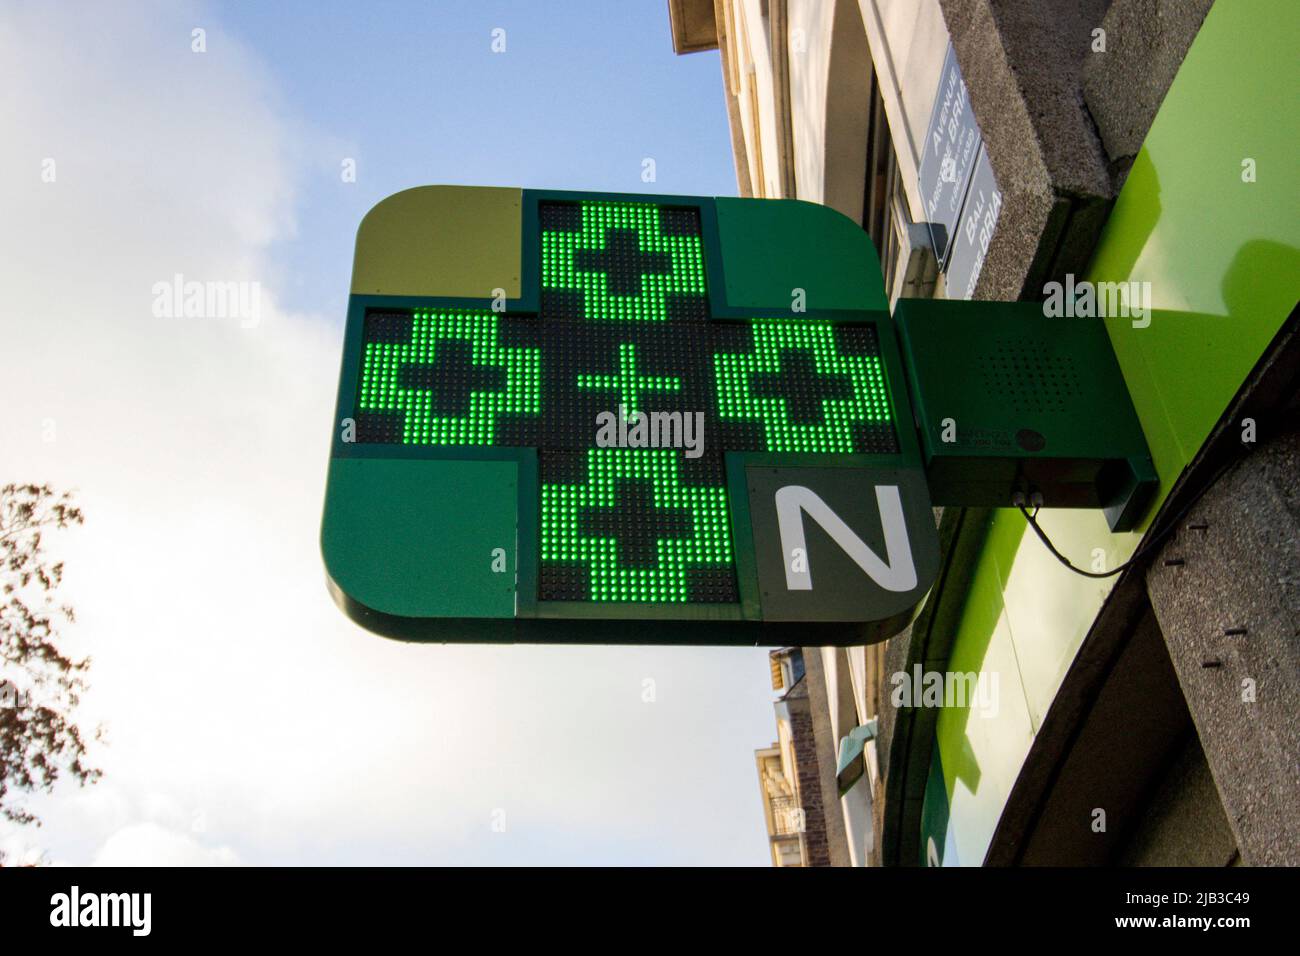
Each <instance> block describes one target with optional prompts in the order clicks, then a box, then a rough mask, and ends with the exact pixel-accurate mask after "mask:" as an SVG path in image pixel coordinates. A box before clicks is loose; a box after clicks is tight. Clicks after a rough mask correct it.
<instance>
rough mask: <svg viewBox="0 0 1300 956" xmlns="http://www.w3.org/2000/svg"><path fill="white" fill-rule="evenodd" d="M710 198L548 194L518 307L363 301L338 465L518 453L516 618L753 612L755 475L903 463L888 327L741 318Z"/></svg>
mask: <svg viewBox="0 0 1300 956" xmlns="http://www.w3.org/2000/svg"><path fill="white" fill-rule="evenodd" d="M711 202H712V201H710V200H690V201H686V200H683V201H654V200H650V199H649V198H648V197H647V198H645V199H642V198H640V197H638V198H637V199H636V200H632V199H620V198H615V199H606V198H603V197H602V198H592V199H583V198H569V197H566V196H562V195H558V196H557V195H554V194H547V195H542V196H540V197H538V199H537V200H536V201H535V202H534V203H532V204H526V211H525V212H524V259H523V274H524V296H523V298H522V299H521V300H519V301H512V302H509V303H507V304H506V307H505V308H504V309H502V308H501V306H500V303H499V302H498V303H492V302H487V301H484V302H482V303H474V302H469V301H466V300H463V299H457V300H448V301H444V302H442V303H439V302H438V301H437V300H436V298H435V297H432V296H431V297H430V298H429V299H428V300H420V301H410V299H409V298H403V297H388V298H385V297H383V296H378V295H376V296H357V295H354V297H353V310H354V314H355V316H356V318H355V320H353V319H350V328H353V325H352V323H353V322H355V331H353V332H351V333H350V335H351V338H350V340H349V341H350V342H352V343H353V344H352V345H350V346H349V348H348V349H347V350H345V370H344V382H345V383H349V382H350V383H351V385H350V386H345V387H347V389H348V391H347V392H346V394H344V393H341V395H340V409H341V411H342V412H343V413H344V414H343V417H346V418H347V419H348V420H349V421H351V422H352V423H353V425H354V436H353V439H352V440H351V441H348V440H346V439H341V440H339V441H336V444H335V456H336V457H343V458H351V457H361V458H369V457H376V458H385V457H392V456H405V457H408V458H409V457H411V456H414V458H413V459H412V460H442V459H445V460H456V461H471V462H472V461H474V460H502V461H515V462H517V468H518V482H517V487H518V494H519V500H518V505H517V508H518V519H517V521H518V525H517V526H518V529H519V530H518V536H517V541H513V542H504V543H503V544H504V545H505V546H504V547H488V545H490V544H492V543H493V542H487V541H485V542H484V548H485V550H486V552H490V553H493V554H498V553H502V552H503V553H505V554H506V555H507V557H506V558H504V559H501V558H498V559H494V562H495V565H497V566H498V570H497V571H495V572H494V573H498V574H508V575H511V576H512V577H511V578H509V580H510V581H511V582H512V583H514V586H515V616H516V618H519V619H525V618H535V619H537V620H539V621H540V620H547V619H551V618H555V619H559V620H565V619H581V618H582V617H583V616H584V613H585V612H584V611H583V610H582V609H583V608H584V607H591V608H592V612H591V613H593V614H595V615H596V617H597V618H599V619H613V620H617V619H620V618H622V619H628V618H637V617H643V616H645V615H647V614H649V615H650V616H651V617H653V618H657V619H666V620H691V619H699V620H710V621H713V622H723V621H735V622H743V621H745V620H747V619H749V620H760V621H761V619H762V610H761V605H762V603H763V595H762V594H761V593H760V589H759V587H758V583H757V582H756V580H755V579H754V577H753V575H754V570H753V565H752V563H746V562H744V561H742V560H740V558H741V557H742V556H741V555H738V554H737V548H744V547H746V546H748V545H747V542H748V541H749V539H750V530H749V528H748V527H747V524H746V523H747V521H748V518H747V513H748V510H749V502H748V501H747V500H746V492H745V490H744V489H745V482H744V470H743V469H744V468H745V467H746V464H745V463H746V462H754V463H763V464H770V465H776V466H781V465H783V463H785V464H789V465H791V466H793V465H799V466H807V465H809V464H810V463H812V462H813V461H814V460H815V461H817V462H822V461H829V462H831V463H832V464H835V463H836V462H838V463H839V466H840V467H845V466H852V465H854V464H855V463H859V462H866V461H876V460H881V461H886V462H889V461H902V459H903V457H905V455H906V453H907V451H908V449H907V448H905V447H904V444H903V443H902V442H901V440H900V434H899V432H898V430H897V428H896V416H897V408H898V401H897V396H895V395H893V394H892V393H891V391H890V381H891V377H893V376H897V375H898V371H897V366H896V365H895V366H892V367H891V366H890V364H889V362H888V361H887V356H886V352H885V350H884V347H883V345H882V338H881V331H880V328H879V322H880V320H881V318H884V319H885V321H888V317H887V315H885V314H884V313H883V312H882V313H877V314H876V315H874V316H872V315H869V314H864V313H862V312H853V313H832V314H813V315H805V314H791V315H788V316H785V317H782V316H780V315H779V314H776V313H774V311H773V309H774V308H779V307H780V305H781V304H780V303H772V307H769V308H768V309H764V310H754V311H753V314H748V312H747V310H740V309H735V308H730V307H728V306H727V305H726V303H725V300H723V299H722V289H723V288H724V287H725V283H724V282H723V281H721V273H720V268H721V265H722V258H721V257H719V256H717V253H716V248H717V247H716V243H717V234H716V231H714V230H715V229H716V227H714V226H712V225H711V223H712V222H713V221H714V220H713V219H712V218H711V217H712V206H711V205H710V204H711ZM755 238H756V241H761V242H764V243H771V242H779V241H799V242H805V241H809V239H808V237H780V236H769V237H755ZM865 248H867V249H869V248H870V247H869V242H867V243H866V244H865ZM532 257H535V258H532ZM530 275H531V276H532V277H533V278H532V279H531V281H532V282H535V286H533V287H532V288H531V290H530V289H529V287H528V283H529V281H530V280H529V276H530ZM890 334H891V336H892V331H891V333H890ZM888 342H889V345H890V346H891V347H892V343H893V340H892V337H891V338H890V339H889V340H888ZM349 369H350V370H349ZM348 412H350V415H348V414H347V413H348ZM908 417H909V418H910V412H909V415H908ZM399 450H400V451H399ZM913 454H914V452H913ZM738 456H739V457H738ZM809 456H812V457H811V458H810V457H809ZM495 474H496V473H494V475H495ZM352 480H353V481H354V482H355V480H356V479H352ZM493 480H494V481H495V480H497V479H496V478H495V477H494V479H493ZM485 487H486V485H485ZM327 497H328V496H327ZM399 505H400V503H389V502H381V501H376V502H372V503H371V506H372V507H378V508H391V507H397V506H399ZM448 507H449V508H455V507H456V503H455V502H449V503H448ZM927 507H928V503H927ZM328 511H329V509H328V507H327V521H328ZM927 513H928V511H927ZM431 533H432V534H433V535H434V536H435V537H436V529H433V530H432V532H431ZM510 555H514V556H515V557H516V559H517V560H516V562H515V563H513V564H512V563H511V561H510V560H509V556H510ZM327 563H328V559H327ZM823 574H824V572H823ZM460 580H461V579H460V578H457V581H458V582H460ZM503 580H504V579H503ZM458 587H463V585H462V584H459V583H458ZM484 587H485V589H486V588H487V587H488V584H485V585H484ZM485 593H487V591H486V590H485ZM492 593H495V592H492ZM494 602H495V599H493V600H492V601H488V600H485V601H483V602H481V603H482V606H484V607H488V606H495V603H494ZM461 604H462V605H465V606H471V607H474V606H478V605H476V604H474V603H473V602H467V601H462V602H461ZM655 608H661V609H664V610H663V611H660V612H654V611H653V609H655ZM671 608H679V609H680V610H679V611H676V612H671V611H669V610H667V609H671ZM692 608H694V609H699V610H698V611H695V612H692V611H691V609H692ZM548 609H554V610H548ZM601 609H603V610H601ZM377 610H379V611H381V612H382V609H377ZM665 615H666V617H665ZM701 615H702V617H701ZM403 626H405V625H403ZM385 627H387V628H389V629H392V628H393V627H396V625H392V624H391V622H389V625H385ZM858 636H859V637H861V635H858ZM823 638H824V639H825V640H827V641H828V642H835V641H836V640H837V638H836V636H835V635H829V636H827V635H823ZM846 639H847V638H846Z"/></svg>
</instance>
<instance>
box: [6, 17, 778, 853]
mask: <svg viewBox="0 0 1300 956" xmlns="http://www.w3.org/2000/svg"><path fill="white" fill-rule="evenodd" d="M205 19H206V18H205V16H204V8H202V7H197V6H196V7H183V6H178V5H175V4H159V5H157V6H145V5H143V4H124V5H91V6H78V7H76V8H75V9H69V10H66V11H63V12H60V11H59V10H56V9H52V8H49V7H47V6H46V5H40V6H36V5H32V6H20V7H13V8H7V9H6V10H5V11H4V12H2V13H0V62H4V63H6V64H7V67H6V69H7V71H8V74H9V76H10V77H11V82H10V83H9V85H8V89H7V91H6V92H5V93H4V94H3V98H0V142H4V143H5V147H4V149H3V150H0V208H3V209H4V210H5V218H6V223H5V228H4V229H0V279H2V280H3V288H4V299H3V302H2V304H0V326H2V330H3V332H2V337H0V341H3V343H4V357H3V359H2V360H0V361H3V376H4V386H3V388H4V396H5V409H4V413H3V415H2V416H0V449H3V450H4V451H3V457H2V460H0V477H4V478H10V477H12V478H13V479H16V480H38V481H45V480H48V481H51V482H54V483H56V484H58V485H60V486H64V487H75V488H77V489H79V500H80V503H81V504H82V505H83V507H84V509H85V511H86V514H87V523H86V525H85V527H84V528H81V529H77V530H75V531H72V532H69V533H67V534H65V535H61V536H60V537H59V538H58V539H57V547H58V549H59V551H60V552H61V555H62V556H63V557H65V558H66V559H67V565H68V572H67V579H66V585H65V594H66V596H67V597H68V598H69V599H71V600H72V601H73V602H74V603H75V604H76V606H77V610H78V615H79V617H78V623H77V625H76V626H75V627H73V628H71V629H70V630H69V631H68V637H69V641H70V643H71V644H72V646H73V647H74V648H75V649H76V650H78V651H81V652H86V653H91V654H92V655H93V656H94V666H93V669H92V672H91V682H92V691H91V693H90V694H89V695H88V697H87V700H86V714H87V717H88V718H90V719H100V718H102V719H103V720H105V721H107V722H108V725H109V732H110V739H111V741H112V745H111V746H110V747H108V748H105V749H102V750H100V751H98V752H97V753H96V755H95V756H96V758H97V759H98V761H99V763H100V765H101V766H102V767H103V768H104V770H105V777H104V780H103V782H102V783H101V784H99V785H98V786H97V787H96V788H93V789H92V790H88V791H83V792H79V791H77V790H76V789H75V788H72V789H69V788H68V787H69V785H66V784H65V785H64V786H63V788H62V789H61V790H60V791H59V792H58V793H57V794H56V796H55V797H54V798H53V799H46V798H39V799H37V800H35V801H34V802H33V806H34V808H36V809H37V810H38V811H39V812H40V813H41V815H42V816H43V817H44V819H45V820H46V821H47V826H46V827H45V828H44V829H43V830H41V831H38V832H39V834H40V836H41V838H42V839H48V840H49V841H50V842H51V844H52V853H53V854H54V855H55V856H56V857H57V858H59V859H67V860H70V861H72V862H85V861H88V860H90V859H92V858H93V859H95V860H96V861H97V862H105V861H127V860H130V861H149V860H153V861H157V862H213V863H219V862H230V861H233V860H234V859H236V858H238V859H240V860H243V861H245V862H252V863H264V862H299V861H302V862H325V861H329V860H340V861H344V862H351V861H365V862H386V861H396V860H400V861H402V862H415V861H436V860H445V861H455V862H464V861H470V860H478V859H485V860H492V861H497V862H508V861H510V860H512V859H523V858H526V857H528V855H529V854H532V855H533V857H534V858H537V857H538V856H539V855H540V856H541V857H543V858H552V857H564V856H565V854H569V855H571V856H572V857H573V858H575V859H606V860H611V859H613V857H614V856H615V855H618V854H623V856H619V857H618V859H619V860H621V859H631V860H635V859H638V858H656V859H662V858H679V859H684V860H690V861H692V862H707V861H709V860H745V859H748V860H750V861H751V862H756V863H761V862H762V861H763V860H764V858H765V849H764V846H763V830H762V822H761V816H760V811H759V807H758V800H757V796H756V790H755V789H754V787H753V786H752V781H751V779H750V777H751V776H752V772H753V771H752V760H751V757H750V754H749V752H748V748H749V747H750V746H752V745H757V744H761V743H762V742H763V740H762V735H763V733H764V732H765V731H764V730H760V731H759V734H758V737H757V738H754V739H753V740H752V742H751V741H750V740H749V739H748V736H747V735H748V733H749V728H750V726H751V721H752V716H751V715H752V713H753V712H752V711H751V710H745V709H744V707H745V706H749V707H753V706H754V704H755V702H758V704H759V706H760V707H761V706H762V704H761V701H762V700H763V698H764V697H765V690H764V687H765V676H766V666H765V662H764V660H763V655H762V653H761V652H757V651H753V650H750V651H744V650H733V651H723V650H708V649H680V650H660V651H654V650H647V649H614V648H536V647H504V648H501V647H495V648H494V647H440V646H429V647H416V646H411V645H400V644H397V643H392V642H387V641H384V640H382V639H380V638H377V637H373V636H370V635H367V634H364V633H363V632H361V631H360V630H358V629H357V628H356V627H354V626H353V625H351V624H350V623H349V622H347V621H346V620H345V619H344V618H343V616H342V615H341V614H340V613H339V612H338V611H337V610H336V609H335V608H334V607H333V605H332V604H331V602H330V600H329V598H328V596H327V595H326V592H325V587H324V583H323V576H322V571H321V567H320V561H319V556H318V553H317V544H316V538H317V529H318V524H319V515H320V506H321V500H322V485H323V479H324V473H325V461H326V455H327V453H328V447H327V444H328V434H329V419H330V416H331V415H332V410H333V399H334V395H333V390H334V386H335V379H336V376H337V372H338V350H339V344H340V338H341V336H340V332H339V326H338V323H337V321H336V320H334V318H333V317H331V318H329V319H326V318H324V317H320V316H308V315H300V314H296V313H295V312H294V311H293V310H292V304H291V303H283V302H279V301H277V298H276V295H275V291H276V285H277V283H276V281H275V277H274V276H273V275H271V274H270V272H269V269H268V267H267V265H266V263H267V247H268V244H270V243H273V242H275V241H279V240H283V239H286V238H289V237H291V236H292V234H293V228H294V197H295V179H296V177H297V175H298V173H297V172H296V170H297V168H298V167H297V166H295V163H296V162H297V161H298V160H299V159H301V158H302V157H304V156H311V155H312V153H313V150H315V149H317V148H318V145H319V143H320V142H324V141H325V139H324V137H323V136H322V137H317V136H316V134H313V133H310V132H304V131H303V130H301V129H300V128H299V127H298V126H297V124H295V122H294V121H293V120H292V119H291V118H286V117H284V116H282V115H280V109H281V108H280V107H279V106H278V105H277V101H276V98H275V96H274V93H273V84H272V82H271V80H270V78H269V77H268V75H267V73H266V71H265V69H263V68H262V66H261V65H260V64H259V62H258V60H257V58H256V57H254V56H253V55H252V54H251V53H250V52H248V51H247V50H246V49H244V48H243V47H242V46H241V44H240V43H239V42H238V41H237V39H236V38H234V37H231V36H228V35H224V34H222V33H221V32H220V31H219V29H218V27H217V26H215V25H212V24H209V25H208V52H207V53H206V54H194V53H191V52H190V48H189V37H190V29H191V28H192V27H193V26H194V25H196V24H199V23H201V22H203V21H204V20H205ZM19 91H21V93H20V92H19ZM47 157H49V158H54V159H55V161H56V169H57V179H56V181H55V182H53V183H45V182H42V181H41V170H42V165H41V164H42V160H43V159H44V158H47ZM340 241H342V242H345V243H349V242H350V237H341V240H340ZM177 272H180V273H183V274H184V275H186V276H187V277H188V278H195V279H199V280H213V281H227V280H250V281H258V282H261V283H262V287H263V289H262V303H261V304H262V320H261V322H260V323H259V324H258V326H257V327H256V328H253V329H246V328H241V327H240V324H239V322H238V321H237V320H230V319H204V320H197V319H159V318H155V317H154V316H153V315H152V314H151V310H150V305H151V301H152V294H151V289H152V286H153V284H154V283H156V282H158V281H167V280H169V279H170V278H171V276H172V275H173V274H174V273H177ZM50 423H52V424H53V427H54V433H55V436H56V437H55V440H54V441H53V442H50V443H47V442H45V441H44V440H43V433H44V432H45V431H46V430H47V428H48V426H49V424H50ZM644 677H654V678H655V679H656V681H657V684H658V698H659V700H658V702H657V703H654V704H644V703H642V701H641V696H640V693H641V681H642V679H643V678H644ZM759 718H760V720H761V721H768V720H770V711H766V709H765V708H764V709H763V710H760V711H759ZM760 726H762V724H760ZM738 727H739V728H742V730H741V732H739V733H738V731H737V728H738ZM737 740H741V741H743V742H742V743H741V744H739V745H738V744H737V743H736V741H737ZM160 807H165V808H167V810H166V812H163V811H162V810H160ZM496 808H505V809H506V810H507V812H508V815H509V820H510V826H509V829H508V830H507V833H505V834H493V833H492V831H491V829H490V824H491V820H492V816H491V815H492V812H493V810H494V809H496ZM737 808H739V809H737ZM195 820H202V821H203V829H202V833H201V834H194V832H193V831H192V830H191V821H195ZM187 832H188V833H190V834H192V835H186V833H187ZM749 833H752V838H750V837H748V836H747V834H749ZM200 841H201V842H200ZM210 845H215V846H219V847H222V849H220V850H212V849H210V848H205V847H208V846H210ZM751 846H752V849H751Z"/></svg>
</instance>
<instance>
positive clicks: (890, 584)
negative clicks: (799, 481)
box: [776, 485, 916, 591]
mask: <svg viewBox="0 0 1300 956" xmlns="http://www.w3.org/2000/svg"><path fill="white" fill-rule="evenodd" d="M876 505H877V506H878V507H879V508H880V524H881V527H882V528H883V529H884V532H885V557H886V560H885V561H882V560H880V558H879V557H877V556H876V554H875V553H874V552H873V551H872V550H871V549H870V548H868V547H867V545H866V542H864V541H863V540H862V539H861V538H859V537H858V536H857V534H856V533H854V531H853V529H852V528H850V527H849V526H848V525H846V524H845V523H844V522H843V521H842V520H841V519H840V516H839V515H837V514H836V513H835V512H834V511H831V509H830V507H829V506H828V505H827V504H826V502H824V501H822V500H821V498H819V497H818V496H817V494H816V493H815V492H814V491H812V490H811V489H809V488H805V487H803V486H802V485H786V486H785V487H784V488H779V489H777V492H776V523H777V528H778V530H779V531H780V533H781V549H782V551H783V552H784V556H785V557H786V558H788V556H789V555H791V554H793V553H794V549H795V548H802V549H803V553H804V554H807V553H808V551H807V545H806V544H805V542H804V534H803V514H804V513H806V514H807V515H808V517H810V518H812V520H813V521H816V522H817V523H818V524H819V525H821V527H822V530H823V531H825V532H826V533H827V534H828V535H830V536H831V540H833V541H834V542H835V543H836V544H838V545H839V546H840V548H841V549H842V550H843V551H844V553H845V554H847V555H848V556H849V557H850V558H852V559H853V561H854V563H855V564H857V566H858V567H860V568H861V569H862V570H863V571H865V572H866V573H867V576H868V577H869V578H871V580H873V581H875V582H876V583H877V584H879V585H880V586H881V587H882V588H884V589H885V590H886V591H910V590H912V588H914V587H916V566H915V565H914V564H913V563H912V546H911V544H910V543H909V542H908V540H907V522H906V521H905V519H904V518H903V502H902V499H901V498H900V497H899V495H898V486H897V485H877V486H876ZM781 563H782V564H783V565H784V566H785V586H786V589H787V590H790V591H811V590H812V586H813V583H812V562H810V561H803V562H800V563H799V565H798V567H799V568H801V570H798V571H796V570H795V565H794V564H793V563H792V562H791V561H789V560H783V561H782V562H781Z"/></svg>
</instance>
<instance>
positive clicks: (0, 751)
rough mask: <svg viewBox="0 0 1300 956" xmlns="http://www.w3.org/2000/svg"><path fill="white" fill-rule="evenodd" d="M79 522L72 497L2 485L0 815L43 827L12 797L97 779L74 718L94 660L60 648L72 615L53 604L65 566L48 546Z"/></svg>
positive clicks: (44, 489) (38, 487)
mask: <svg viewBox="0 0 1300 956" xmlns="http://www.w3.org/2000/svg"><path fill="white" fill-rule="evenodd" d="M81 523H82V514H81V509H80V508H77V507H75V506H74V505H73V504H72V499H71V496H70V495H69V494H67V493H64V494H62V495H59V494H56V493H55V492H54V491H53V490H52V489H51V488H50V487H49V486H48V485H12V484H11V485H5V486H4V487H3V488H0V816H3V817H4V818H5V819H8V820H10V821H12V822H14V823H19V824H27V823H36V824H37V825H38V826H39V825H40V821H39V820H37V819H36V817H35V816H34V815H33V814H32V813H30V812H29V811H27V810H26V809H24V808H23V807H22V806H20V805H18V804H16V803H15V802H14V796H15V794H18V793H24V792H31V791H32V790H37V789H40V790H45V791H47V792H48V791H50V790H52V789H53V788H54V784H55V782H56V781H57V780H58V779H59V777H60V776H61V775H63V774H67V775H68V776H70V777H71V778H73V779H75V780H76V781H77V782H78V783H80V784H83V785H84V784H86V783H87V782H92V783H93V782H94V781H95V780H97V779H98V778H99V773H100V772H99V771H98V770H97V769H95V768H93V767H91V766H90V765H89V764H88V763H87V756H86V741H85V737H84V735H83V733H82V730H81V728H80V727H78V726H77V724H76V723H75V721H74V720H73V716H72V715H73V711H74V710H75V709H76V707H77V705H78V703H79V702H80V698H81V694H82V692H83V691H84V690H85V689H86V682H85V674H86V672H87V670H88V668H89V667H90V659H89V658H81V659H74V658H72V657H70V656H69V655H68V654H66V653H64V651H63V650H61V649H60V647H59V630H58V625H59V624H61V623H62V622H64V621H66V622H68V623H71V622H72V621H73V619H74V618H73V610H72V608H71V607H70V606H68V605H66V604H59V603H58V602H57V601H56V595H57V591H58V587H59V583H60V581H62V579H63V563H62V562H57V563H51V562H50V560H49V558H48V557H47V556H46V554H45V551H44V548H43V539H44V535H45V533H46V532H47V531H48V530H50V529H56V528H67V527H70V526H71V525H79V524H81Z"/></svg>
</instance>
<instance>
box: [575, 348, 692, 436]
mask: <svg viewBox="0 0 1300 956" xmlns="http://www.w3.org/2000/svg"><path fill="white" fill-rule="evenodd" d="M578 388H597V389H609V390H610V391H616V392H618V401H619V404H620V405H621V406H622V408H623V415H624V417H625V418H626V417H630V416H631V415H633V414H634V413H635V412H637V411H638V410H639V408H638V406H639V405H640V401H639V399H640V397H641V393H643V392H679V391H681V388H682V380H681V379H680V378H676V377H674V376H671V375H640V374H638V373H637V370H636V346H635V345H634V344H632V343H631V342H624V343H623V344H621V345H619V347H618V371H617V372H616V373H614V374H613V375H579V376H578Z"/></svg>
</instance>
